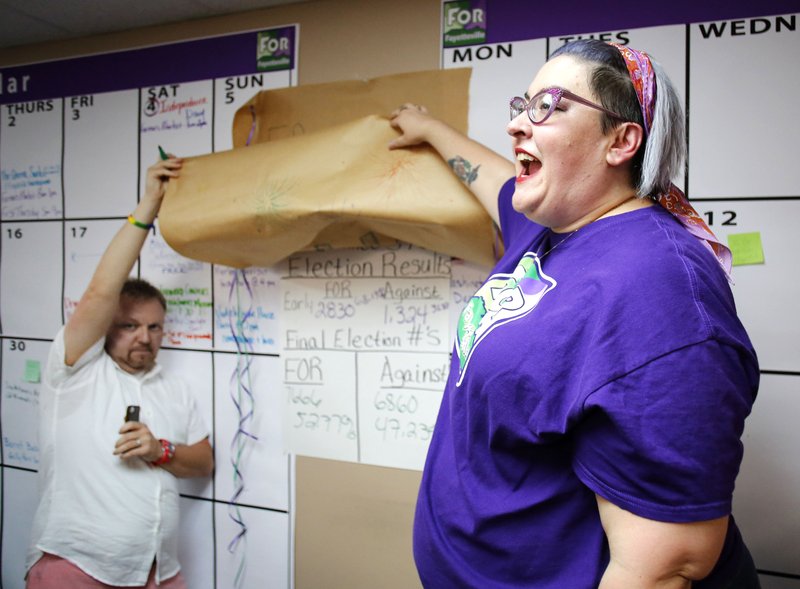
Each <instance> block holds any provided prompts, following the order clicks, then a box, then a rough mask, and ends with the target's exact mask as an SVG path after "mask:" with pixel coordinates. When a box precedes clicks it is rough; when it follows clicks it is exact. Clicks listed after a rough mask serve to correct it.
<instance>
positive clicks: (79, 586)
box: [25, 553, 187, 589]
mask: <svg viewBox="0 0 800 589" xmlns="http://www.w3.org/2000/svg"><path fill="white" fill-rule="evenodd" d="M25 587H26V589H56V588H57V589H115V586H114V585H106V584H105V583H101V582H100V581H98V580H97V579H95V578H94V577H91V576H89V575H87V574H86V573H84V572H83V571H82V570H81V569H79V568H78V567H77V566H75V565H74V564H72V563H71V562H70V561H68V560H66V559H64V558H60V557H58V556H53V555H52V554H47V553H45V554H44V556H42V558H40V559H39V560H37V561H36V564H35V565H33V566H32V567H31V570H30V571H29V572H28V581H27V585H26V586H25ZM131 589H133V588H131ZM142 589H187V587H186V583H185V582H184V580H183V577H182V576H181V574H180V573H178V574H177V575H175V576H174V577H170V578H169V579H167V580H165V581H163V582H162V583H161V584H160V585H156V571H155V566H153V568H152V569H150V576H149V577H148V578H147V584H146V585H142Z"/></svg>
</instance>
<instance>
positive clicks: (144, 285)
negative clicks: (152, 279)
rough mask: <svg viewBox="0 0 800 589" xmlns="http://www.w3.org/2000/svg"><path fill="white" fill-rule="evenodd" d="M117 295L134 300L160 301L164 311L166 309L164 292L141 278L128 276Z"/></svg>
mask: <svg viewBox="0 0 800 589" xmlns="http://www.w3.org/2000/svg"><path fill="white" fill-rule="evenodd" d="M119 296H120V298H121V297H128V298H129V299H133V300H134V301H151V300H156V301H158V302H159V303H161V306H162V307H163V308H164V311H166V310H167V299H166V298H164V294H163V293H162V292H161V291H160V290H158V289H157V288H156V287H155V286H153V285H152V284H150V283H149V282H147V281H146V280H143V279H142V278H128V279H127V280H126V281H125V284H123V285H122V291H121V292H120V293H119Z"/></svg>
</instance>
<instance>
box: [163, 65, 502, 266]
mask: <svg viewBox="0 0 800 589" xmlns="http://www.w3.org/2000/svg"><path fill="white" fill-rule="evenodd" d="M456 72H457V74H458V75H453V76H450V75H447V74H449V70H443V71H437V72H433V73H432V72H423V73H422V74H420V75H419V76H420V77H419V78H418V77H417V76H416V75H415V74H402V75H400V76H390V77H389V78H401V80H400V81H398V80H397V79H393V80H392V81H391V83H389V81H385V83H384V84H377V83H375V84H373V83H364V82H343V83H341V84H337V83H331V84H320V85H317V87H301V88H290V89H285V90H277V91H266V92H262V93H259V95H257V96H256V97H255V98H254V101H256V102H258V104H259V105H260V106H259V109H263V108H266V106H265V105H269V104H271V99H270V98H269V96H268V95H270V94H271V93H272V92H276V93H278V94H280V95H281V96H282V98H281V100H280V101H279V102H280V104H281V105H282V106H281V107H280V108H276V109H272V108H271V107H270V108H268V109H267V110H269V111H270V114H256V118H255V120H256V121H257V124H256V129H255V132H254V134H253V135H254V140H253V141H251V142H250V145H249V146H244V147H239V148H235V149H233V150H231V151H226V152H220V153H214V154H210V155H205V156H199V157H191V158H186V160H185V163H184V168H183V171H182V173H181V178H180V179H179V180H178V181H173V182H170V184H169V186H168V190H167V194H166V196H165V199H164V204H163V206H162V208H161V213H160V215H159V227H160V229H161V232H162V234H163V236H164V238H165V239H166V241H167V242H168V243H169V244H170V246H172V247H173V249H175V250H176V251H177V252H179V253H181V254H182V255H184V256H186V257H189V258H193V259H198V260H203V261H207V262H212V263H216V264H224V265H227V266H232V267H236V268H243V267H247V266H269V265H272V264H274V263H276V262H278V261H279V260H281V259H283V258H285V257H287V256H289V255H291V254H292V253H295V252H297V251H301V250H307V249H329V248H345V247H379V246H389V245H394V244H395V243H396V241H397V240H399V241H403V242H407V243H411V244H413V245H417V246H420V247H424V248H427V249H430V250H434V251H438V252H441V253H445V254H448V255H451V256H455V257H459V258H463V259H465V260H469V261H472V262H476V263H479V264H483V265H490V264H491V263H492V262H493V259H494V257H493V252H492V239H493V235H492V227H491V220H490V219H489V217H488V215H487V214H486V212H485V211H484V210H483V208H482V207H481V206H480V205H479V204H478V202H477V201H476V200H475V199H474V197H473V196H472V195H471V193H470V192H469V191H468V190H467V189H466V188H465V187H464V186H463V184H462V183H461V182H460V181H459V180H457V179H456V178H455V176H454V175H453V173H452V172H451V171H450V169H449V168H448V166H447V164H446V163H445V162H444V161H442V159H441V158H440V157H439V156H438V155H437V154H436V153H435V152H434V151H433V150H432V149H431V148H430V147H427V146H422V147H416V148H413V149H402V150H395V151H390V150H389V149H388V148H387V144H388V143H389V141H391V139H392V138H394V137H396V136H397V131H396V130H394V129H392V128H391V126H390V125H389V121H388V119H387V118H386V117H384V116H380V115H376V114H368V115H365V116H361V117H360V118H356V119H348V116H349V115H350V114H351V112H356V111H358V114H359V115H361V114H363V113H362V112H361V111H376V110H377V111H378V112H381V113H388V112H390V111H391V110H392V109H393V108H395V107H396V106H397V105H398V104H400V103H402V102H405V101H413V102H420V103H425V104H429V105H432V106H431V109H432V110H433V112H437V113H438V112H448V113H450V116H451V117H452V113H453V112H455V111H457V110H458V108H451V107H452V106H453V105H452V104H450V103H451V102H457V103H459V104H460V103H463V105H462V106H463V113H462V115H459V117H461V116H463V119H462V120H461V121H455V120H450V121H449V123H450V124H451V125H453V126H456V127H457V128H462V129H463V128H465V127H466V103H467V95H468V82H469V75H468V72H467V73H466V74H465V73H464V71H463V70H456ZM433 74H443V75H442V78H443V79H444V82H443V81H442V80H439V83H438V85H437V84H433V83H432V82H431V80H432V79H434V78H438V77H439V76H438V75H433ZM400 82H402V83H400ZM418 84H427V87H428V90H431V89H433V91H432V92H431V93H430V95H429V96H428V97H427V98H428V100H418V98H425V97H424V96H421V95H420V91H417V93H416V94H415V93H414V92H412V90H413V89H414V88H416V87H417V85H418ZM387 85H388V86H389V87H390V89H389V90H386V89H385V88H384V87H385V86H387ZM339 86H341V87H343V88H344V89H345V92H344V96H345V98H341V97H339V98H337V99H331V97H333V96H339V94H338V93H337V91H336V89H337V87H339ZM322 87H324V92H323V91H322ZM437 87H438V89H437ZM454 87H458V88H454ZM354 88H360V89H361V91H362V92H361V94H365V95H366V96H368V97H369V98H368V100H366V101H365V103H366V104H368V105H369V106H368V107H364V106H362V101H361V100H360V96H359V93H357V92H356V93H355V94H354ZM375 88H379V89H380V92H379V94H381V96H380V98H379V99H376V98H375V97H374V95H375ZM301 90H305V91H301ZM455 90H457V91H455ZM290 91H291V92H290ZM286 95H292V96H291V97H290V98H291V100H289V99H287V98H286ZM407 96H410V98H405V97H407ZM401 97H403V98H401ZM351 101H352V104H358V105H359V107H358V108H352V109H347V108H346V105H347V104H351ZM432 101H433V102H432ZM251 102H253V101H251ZM389 103H391V104H389ZM331 105H337V106H336V109H333V107H332V106H331ZM281 108H282V109H284V110H280V109H281ZM321 109H322V110H326V111H327V112H328V113H329V114H331V113H334V112H335V114H336V116H334V117H329V116H326V117H323V118H324V121H322V120H319V121H316V122H314V118H313V117H312V118H307V117H310V116H311V114H310V113H311V112H312V111H313V112H314V113H316V112H317V111H319V110H321ZM343 111H346V112H343ZM241 112H247V113H248V116H250V107H249V106H247V105H246V106H245V107H243V108H242V109H241V110H240V112H239V113H238V114H237V118H239V114H241ZM315 116H316V114H315ZM331 118H333V119H347V121H346V122H341V123H339V124H337V125H334V126H331V125H330V124H328V123H329V121H330V119H331ZM251 120H252V117H251ZM278 121H283V122H284V123H285V124H286V125H285V126H284V127H281V128H290V129H291V128H294V129H300V127H298V125H301V126H302V132H300V133H299V134H296V135H292V134H291V133H288V134H286V135H287V136H281V138H278V139H276V138H275V137H274V136H275V133H272V132H266V136H267V137H266V139H267V140H265V137H263V136H261V135H260V134H259V133H260V131H259V129H261V130H262V131H263V130H264V129H267V130H269V129H273V130H274V129H276V128H278V127H280V125H278V124H277V122H278ZM309 121H312V122H310V123H309ZM234 126H236V125H234ZM309 128H313V129H314V130H313V131H309ZM234 134H235V135H236V132H235V133H234ZM248 134H249V131H248ZM240 140H241V137H240Z"/></svg>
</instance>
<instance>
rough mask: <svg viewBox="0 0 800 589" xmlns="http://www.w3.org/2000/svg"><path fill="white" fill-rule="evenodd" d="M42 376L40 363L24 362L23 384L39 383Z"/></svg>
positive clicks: (33, 361) (36, 361)
mask: <svg viewBox="0 0 800 589" xmlns="http://www.w3.org/2000/svg"><path fill="white" fill-rule="evenodd" d="M41 376H42V367H41V363H40V362H39V361H38V360H25V374H24V376H23V377H22V379H23V380H24V381H25V382H39V381H40V380H41Z"/></svg>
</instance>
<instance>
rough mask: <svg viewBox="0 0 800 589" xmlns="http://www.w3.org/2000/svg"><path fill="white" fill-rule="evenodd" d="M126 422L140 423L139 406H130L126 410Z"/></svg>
mask: <svg viewBox="0 0 800 589" xmlns="http://www.w3.org/2000/svg"><path fill="white" fill-rule="evenodd" d="M125 421H139V406H138V405H128V408H127V409H125Z"/></svg>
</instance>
